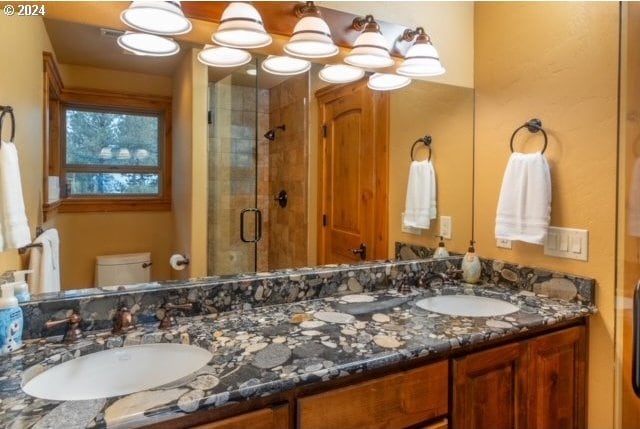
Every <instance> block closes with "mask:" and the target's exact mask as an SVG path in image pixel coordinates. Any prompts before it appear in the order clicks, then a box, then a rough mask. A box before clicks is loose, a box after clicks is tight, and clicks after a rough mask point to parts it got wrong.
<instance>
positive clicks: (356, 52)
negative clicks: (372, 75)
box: [344, 15, 394, 69]
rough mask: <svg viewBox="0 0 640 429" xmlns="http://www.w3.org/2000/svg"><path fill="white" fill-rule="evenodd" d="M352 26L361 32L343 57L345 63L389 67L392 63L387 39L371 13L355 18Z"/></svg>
mask: <svg viewBox="0 0 640 429" xmlns="http://www.w3.org/2000/svg"><path fill="white" fill-rule="evenodd" d="M352 27H353V29H354V30H356V31H362V34H361V35H359V36H358V38H357V39H356V41H355V43H354V44H353V49H351V52H350V53H349V54H348V55H347V56H346V57H345V58H344V62H345V63H347V64H350V65H352V66H356V67H362V68H365V69H377V68H382V67H390V66H392V65H393V64H394V61H393V59H392V58H391V55H390V54H389V49H388V48H387V41H386V40H385V38H384V36H383V35H382V33H380V26H379V25H378V23H377V22H376V21H375V20H374V19H373V16H372V15H367V16H365V17H364V18H355V19H354V20H353V24H352Z"/></svg>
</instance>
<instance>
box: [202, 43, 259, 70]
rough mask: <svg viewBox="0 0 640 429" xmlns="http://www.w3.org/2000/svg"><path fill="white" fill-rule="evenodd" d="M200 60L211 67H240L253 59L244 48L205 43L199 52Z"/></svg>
mask: <svg viewBox="0 0 640 429" xmlns="http://www.w3.org/2000/svg"><path fill="white" fill-rule="evenodd" d="M198 60H199V61H200V62H201V63H203V64H206V65H208V66H211V67H240V66H242V65H244V64H247V63H248V62H249V61H251V54H250V53H249V52H247V51H243V50H242V49H234V48H227V47H226V46H213V45H205V47H204V49H203V50H201V51H200V52H199V53H198Z"/></svg>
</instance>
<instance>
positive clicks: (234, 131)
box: [207, 59, 309, 275]
mask: <svg viewBox="0 0 640 429" xmlns="http://www.w3.org/2000/svg"><path fill="white" fill-rule="evenodd" d="M308 99H309V75H308V73H305V74H302V75H296V76H292V77H282V76H273V75H269V74H267V73H266V72H264V71H262V70H261V69H260V59H254V60H253V61H252V62H251V63H249V64H247V65H245V66H242V67H239V68H237V69H235V70H233V71H232V72H231V73H229V74H226V75H225V76H215V75H210V77H209V121H208V122H209V133H208V134H209V141H208V153H209V155H208V158H209V159H208V232H207V235H208V236H207V274H208V275H225V274H235V273H243V272H258V271H268V270H275V269H279V268H285V267H291V266H302V265H305V264H306V263H307V198H308V189H307V188H308V159H307V153H308V150H307V146H308V141H309V138H308V130H307V127H306V120H307V114H308ZM285 195H286V196H285Z"/></svg>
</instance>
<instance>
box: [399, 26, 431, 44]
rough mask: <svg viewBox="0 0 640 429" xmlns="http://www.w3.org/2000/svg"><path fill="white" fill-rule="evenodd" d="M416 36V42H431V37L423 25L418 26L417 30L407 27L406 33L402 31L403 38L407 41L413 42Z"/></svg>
mask: <svg viewBox="0 0 640 429" xmlns="http://www.w3.org/2000/svg"><path fill="white" fill-rule="evenodd" d="M414 38H415V39H416V43H431V38H430V37H429V35H428V34H427V33H426V32H425V31H424V28H422V27H417V28H416V29H415V30H412V29H410V28H407V29H406V30H404V33H402V40H404V41H405V42H412V41H413V39H414Z"/></svg>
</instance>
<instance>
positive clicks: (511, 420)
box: [452, 343, 527, 429]
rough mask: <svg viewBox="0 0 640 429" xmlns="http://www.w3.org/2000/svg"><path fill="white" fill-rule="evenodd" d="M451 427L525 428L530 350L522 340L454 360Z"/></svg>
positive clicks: (469, 428)
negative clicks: (522, 343) (528, 352)
mask: <svg viewBox="0 0 640 429" xmlns="http://www.w3.org/2000/svg"><path fill="white" fill-rule="evenodd" d="M453 379H454V380H455V385H454V391H453V409H452V427H453V428H455V429H472V428H477V429H486V428H492V429H513V428H523V429H524V427H525V422H526V420H525V418H524V417H525V407H526V396H525V395H526V391H527V389H526V384H527V353H526V346H523V345H521V344H519V343H516V344H509V345H506V346H503V347H498V348H495V349H491V350H487V351H484V352H479V353H474V354H472V355H469V356H464V357H461V358H459V359H455V360H454V361H453Z"/></svg>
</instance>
